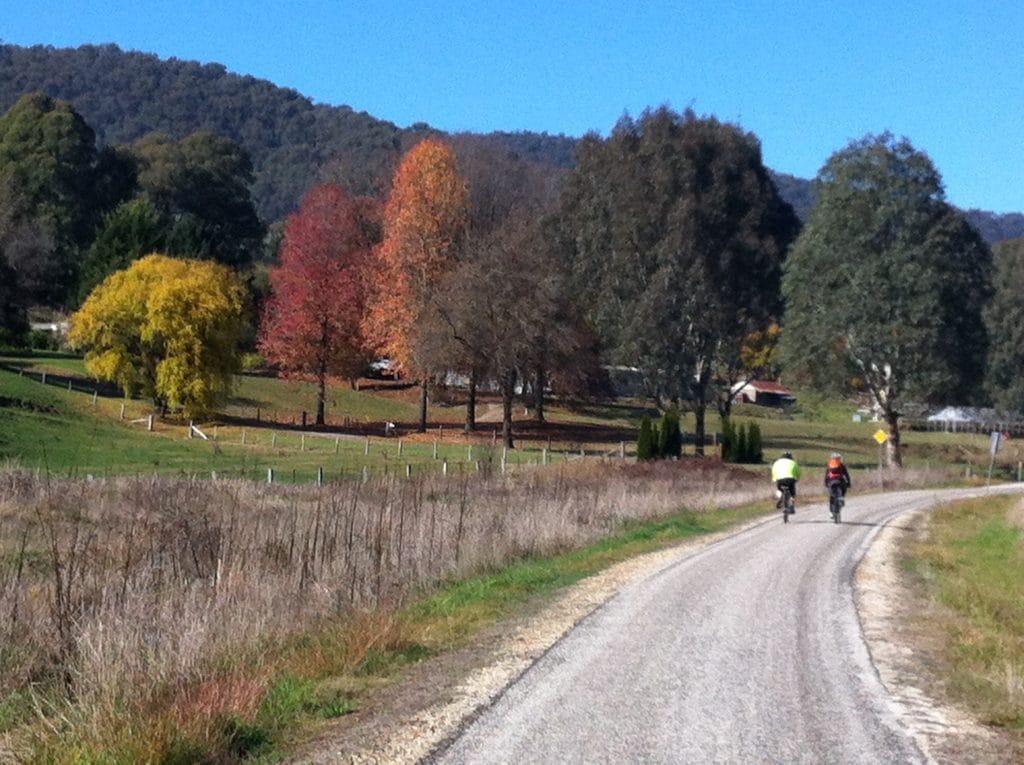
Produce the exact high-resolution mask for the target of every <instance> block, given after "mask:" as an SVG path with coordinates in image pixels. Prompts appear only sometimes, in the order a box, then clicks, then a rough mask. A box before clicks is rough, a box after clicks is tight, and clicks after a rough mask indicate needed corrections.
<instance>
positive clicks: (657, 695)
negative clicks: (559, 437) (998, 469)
mask: <svg viewBox="0 0 1024 765" xmlns="http://www.w3.org/2000/svg"><path fill="white" fill-rule="evenodd" d="M981 491H983V490H950V491H916V492H903V493H894V494H880V495H874V496H854V497H851V501H850V502H849V504H848V505H847V507H846V509H845V511H844V514H843V515H844V517H843V523H842V524H840V525H836V524H833V523H832V522H831V521H830V520H829V518H828V513H827V510H826V507H825V505H824V504H823V503H821V502H820V501H818V502H814V503H810V504H807V505H802V506H798V510H797V513H796V515H795V516H794V517H793V519H792V520H791V522H790V523H789V524H786V525H783V524H782V523H781V520H780V519H771V520H769V521H767V522H764V523H761V524H758V525H755V526H753V527H749V528H747V529H745V530H744V531H742V532H740V533H738V534H735V535H733V536H730V537H727V538H725V539H722V540H720V541H718V542H716V543H714V544H712V545H709V546H707V547H704V548H701V549H698V550H696V551H684V552H682V553H681V554H680V557H678V558H677V559H675V560H671V561H670V562H668V564H667V565H665V566H663V567H661V568H659V569H658V570H656V571H654V572H653V573H651V574H650V575H649V576H647V577H645V578H643V579H641V580H639V581H637V582H634V583H633V584H631V585H629V586H628V587H626V588H624V589H622V590H621V591H620V592H619V593H618V594H617V595H615V596H614V597H613V598H611V599H610V600H609V601H608V602H607V603H605V604H604V605H603V606H601V607H600V608H598V609H597V610H596V611H594V612H593V613H592V614H591V615H590V616H588V617H587V618H586V619H584V620H583V621H582V622H580V624H578V625H577V626H576V628H575V629H573V630H572V631H571V632H569V633H568V634H567V635H566V636H565V637H564V638H563V639H562V640H560V641H558V642H557V643H556V644H555V645H554V646H553V647H552V648H551V649H550V650H549V651H548V652H547V653H545V654H544V655H543V656H542V657H541V658H540V659H539V660H538V661H537V662H536V663H535V664H533V666H532V667H531V668H530V669H529V670H528V671H526V672H525V673H523V675H522V676H521V677H520V678H519V679H518V680H517V681H516V682H514V683H513V684H512V685H510V686H509V687H508V688H507V689H506V690H505V692H504V693H503V694H501V696H500V697H499V698H498V699H497V701H496V702H495V703H494V704H493V705H492V706H491V707H489V708H487V709H486V710H485V711H484V712H483V713H482V714H480V715H479V716H478V717H477V718H476V719H475V720H474V721H473V722H472V723H471V724H469V725H468V726H467V727H466V728H465V730H464V731H463V732H462V734H461V735H460V736H459V737H458V738H456V739H455V740H454V741H453V743H451V744H450V746H448V747H447V749H446V750H445V751H443V752H440V753H439V754H437V755H436V756H435V758H431V759H434V760H435V761H437V762H444V763H610V762H616V763H621V762H644V763H662V762H664V763H669V762H671V763H680V762H686V763H691V762H700V763H703V762H723V763H739V762H744V763H746V762H787V763H798V762H806V763H824V762H829V763H878V762H899V763H913V762H926V761H927V758H926V757H925V756H924V755H923V754H922V752H921V750H920V749H919V748H918V747H917V745H916V744H915V741H914V739H913V737H912V735H911V734H910V732H908V731H907V729H906V728H905V727H904V725H903V723H902V722H901V720H900V717H899V708H898V705H897V704H895V703H894V702H893V699H892V698H891V697H890V696H889V695H888V694H887V692H886V690H885V688H884V686H883V685H882V682H881V681H880V680H879V675H878V673H877V671H876V669H875V667H874V666H873V665H872V662H871V657H870V656H869V653H868V649H867V647H866V645H865V642H864V638H863V636H862V633H861V628H860V622H859V620H858V615H857V610H856V607H855V604H854V595H853V584H854V572H855V569H856V567H857V564H858V562H859V561H860V560H861V558H862V557H863V556H864V553H865V552H866V550H867V549H868V547H869V546H870V544H871V541H872V539H873V538H874V536H875V534H876V533H877V532H878V530H879V529H880V528H881V527H882V525H883V524H885V523H886V522H888V521H890V520H891V519H893V518H894V517H895V516H898V515H900V514H902V513H906V512H908V511H913V510H918V509H922V508H924V507H927V506H929V505H931V504H933V503H934V502H936V501H937V500H940V499H941V500H945V499H952V498H954V497H958V496H967V495H972V494H978V493H981ZM894 523H899V520H896V521H894Z"/></svg>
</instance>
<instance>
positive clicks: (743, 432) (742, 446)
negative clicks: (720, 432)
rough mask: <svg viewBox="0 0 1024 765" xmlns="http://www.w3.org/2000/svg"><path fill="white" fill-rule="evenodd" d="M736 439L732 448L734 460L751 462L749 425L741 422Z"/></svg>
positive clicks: (736, 432)
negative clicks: (749, 457)
mask: <svg viewBox="0 0 1024 765" xmlns="http://www.w3.org/2000/svg"><path fill="white" fill-rule="evenodd" d="M734 432H735V439H736V443H735V445H734V446H733V448H732V460H731V461H732V462H739V463H744V462H749V461H750V460H749V459H748V456H749V454H750V451H749V450H750V441H749V440H748V437H747V425H746V423H743V422H741V423H740V424H739V426H738V427H737V428H736V430H735V431H734Z"/></svg>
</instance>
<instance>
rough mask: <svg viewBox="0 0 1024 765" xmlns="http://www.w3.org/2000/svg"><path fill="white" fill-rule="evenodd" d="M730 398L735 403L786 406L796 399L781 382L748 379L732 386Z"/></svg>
mask: <svg viewBox="0 0 1024 765" xmlns="http://www.w3.org/2000/svg"><path fill="white" fill-rule="evenodd" d="M732 400H733V402H735V403H737V404H757V405H759V406H788V405H789V404H792V403H794V402H795V401H796V395H795V394H794V393H793V391H791V390H790V389H789V388H787V387H786V386H785V385H783V384H782V383H777V382H774V381H772V380H750V381H748V382H745V383H736V384H735V385H734V386H732Z"/></svg>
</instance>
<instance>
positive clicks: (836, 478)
mask: <svg viewBox="0 0 1024 765" xmlns="http://www.w3.org/2000/svg"><path fill="white" fill-rule="evenodd" d="M836 483H838V484H839V486H840V488H841V489H842V491H843V498H844V499H845V498H846V490H847V489H849V488H850V486H852V485H853V482H852V481H850V471H849V470H847V469H846V464H845V463H844V462H843V455H842V454H840V453H839V452H832V456H831V457H829V460H828V464H827V465H826V466H825V488H826V489H828V491H829V492H831V491H832V485H833V484H836Z"/></svg>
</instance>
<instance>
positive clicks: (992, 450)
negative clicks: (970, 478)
mask: <svg viewBox="0 0 1024 765" xmlns="http://www.w3.org/2000/svg"><path fill="white" fill-rule="evenodd" d="M1002 440H1003V434H1002V433H1000V432H999V431H998V430H993V431H992V433H991V435H990V436H989V445H988V478H986V479H985V483H986V484H988V483H989V482H990V481H991V480H992V468H993V467H994V466H995V464H996V452H998V451H999V444H1000V443H1001V442H1002Z"/></svg>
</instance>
